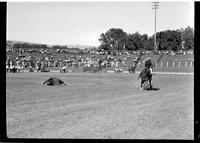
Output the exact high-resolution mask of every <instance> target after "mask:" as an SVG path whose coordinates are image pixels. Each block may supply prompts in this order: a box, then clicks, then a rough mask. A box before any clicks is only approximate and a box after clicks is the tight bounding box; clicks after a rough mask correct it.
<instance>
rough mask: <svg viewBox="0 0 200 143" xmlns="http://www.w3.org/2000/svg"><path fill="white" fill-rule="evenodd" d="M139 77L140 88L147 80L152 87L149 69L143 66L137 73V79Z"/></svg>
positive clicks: (142, 87)
mask: <svg viewBox="0 0 200 143" xmlns="http://www.w3.org/2000/svg"><path fill="white" fill-rule="evenodd" d="M140 77H141V89H140V90H143V89H144V86H145V84H146V83H147V82H148V81H149V85H150V89H152V85H151V80H152V74H151V73H150V69H149V68H147V67H145V68H144V69H143V70H142V71H141V72H140V74H139V76H138V79H140Z"/></svg>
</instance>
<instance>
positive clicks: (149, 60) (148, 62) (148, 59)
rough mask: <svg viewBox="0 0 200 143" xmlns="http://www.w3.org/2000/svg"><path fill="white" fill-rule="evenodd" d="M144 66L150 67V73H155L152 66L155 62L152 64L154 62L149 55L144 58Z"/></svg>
mask: <svg viewBox="0 0 200 143" xmlns="http://www.w3.org/2000/svg"><path fill="white" fill-rule="evenodd" d="M144 62H145V63H144V66H145V67H146V68H149V70H150V74H151V75H152V74H153V70H152V67H153V64H152V62H151V59H150V58H149V57H147V58H146V59H145V60H144Z"/></svg>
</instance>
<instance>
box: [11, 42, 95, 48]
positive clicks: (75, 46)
mask: <svg viewBox="0 0 200 143" xmlns="http://www.w3.org/2000/svg"><path fill="white" fill-rule="evenodd" d="M16 43H20V44H25V43H26V44H38V45H41V44H40V43H33V42H24V41H16V40H7V44H8V45H10V44H16ZM47 46H48V47H52V46H67V47H68V48H79V49H85V48H88V49H90V48H93V47H95V48H97V46H91V45H48V44H47Z"/></svg>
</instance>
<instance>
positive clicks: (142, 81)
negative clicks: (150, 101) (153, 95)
mask: <svg viewBox="0 0 200 143" xmlns="http://www.w3.org/2000/svg"><path fill="white" fill-rule="evenodd" d="M144 81H145V80H142V79H141V88H142V86H143V83H144Z"/></svg>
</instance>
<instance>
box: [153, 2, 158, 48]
mask: <svg viewBox="0 0 200 143" xmlns="http://www.w3.org/2000/svg"><path fill="white" fill-rule="evenodd" d="M152 4H153V5H152V6H153V7H152V9H155V24H154V26H155V27H154V30H155V31H154V51H156V50H157V45H156V10H157V9H158V6H159V5H158V4H159V2H152Z"/></svg>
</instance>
